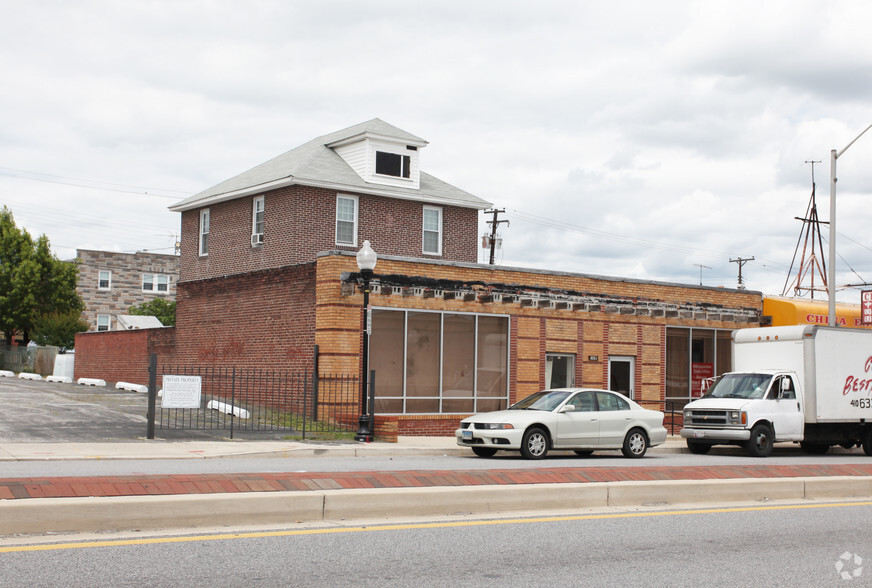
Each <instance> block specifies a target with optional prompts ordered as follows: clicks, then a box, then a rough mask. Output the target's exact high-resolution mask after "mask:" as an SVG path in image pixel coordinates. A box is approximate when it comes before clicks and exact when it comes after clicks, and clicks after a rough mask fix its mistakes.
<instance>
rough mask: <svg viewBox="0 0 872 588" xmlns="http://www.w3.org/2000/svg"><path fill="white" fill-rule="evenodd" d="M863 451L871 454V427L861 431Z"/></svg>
mask: <svg viewBox="0 0 872 588" xmlns="http://www.w3.org/2000/svg"><path fill="white" fill-rule="evenodd" d="M863 453H865V454H866V455H872V429H867V430H866V432H865V433H863Z"/></svg>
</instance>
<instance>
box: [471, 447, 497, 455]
mask: <svg viewBox="0 0 872 588" xmlns="http://www.w3.org/2000/svg"><path fill="white" fill-rule="evenodd" d="M472 452H473V453H474V454H476V455H477V456H479V457H493V456H494V455H496V454H497V450H496V449H494V448H493V447H473V448H472Z"/></svg>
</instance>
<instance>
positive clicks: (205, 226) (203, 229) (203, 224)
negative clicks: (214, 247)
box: [200, 208, 209, 255]
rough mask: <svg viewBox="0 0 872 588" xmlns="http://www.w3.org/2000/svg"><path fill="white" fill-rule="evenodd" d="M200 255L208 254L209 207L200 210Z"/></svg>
mask: <svg viewBox="0 0 872 588" xmlns="http://www.w3.org/2000/svg"><path fill="white" fill-rule="evenodd" d="M200 255H209V209H208V208H207V209H205V210H201V211H200Z"/></svg>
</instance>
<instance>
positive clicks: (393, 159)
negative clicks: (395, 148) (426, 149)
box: [375, 151, 412, 178]
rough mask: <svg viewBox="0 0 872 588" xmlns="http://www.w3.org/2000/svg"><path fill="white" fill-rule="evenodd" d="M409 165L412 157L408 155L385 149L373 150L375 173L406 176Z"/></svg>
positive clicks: (396, 176) (397, 176) (398, 176)
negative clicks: (389, 151)
mask: <svg viewBox="0 0 872 588" xmlns="http://www.w3.org/2000/svg"><path fill="white" fill-rule="evenodd" d="M411 166H412V158H411V157H409V156H408V155H400V154H399V153H388V152H387V151H376V152H375V173H377V174H379V175H383V176H393V177H395V178H408V177H409V169H410V168H411Z"/></svg>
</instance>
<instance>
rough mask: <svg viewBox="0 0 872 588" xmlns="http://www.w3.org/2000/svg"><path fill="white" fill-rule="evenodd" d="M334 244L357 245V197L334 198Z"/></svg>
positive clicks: (339, 196) (338, 196) (341, 196)
mask: <svg viewBox="0 0 872 588" xmlns="http://www.w3.org/2000/svg"><path fill="white" fill-rule="evenodd" d="M336 244H337V245H351V246H355V245H357V196H343V195H337V196H336Z"/></svg>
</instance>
